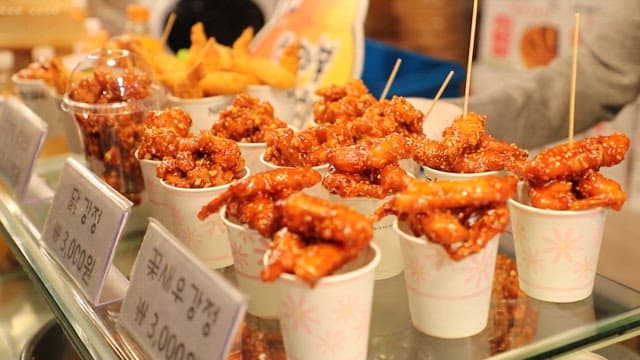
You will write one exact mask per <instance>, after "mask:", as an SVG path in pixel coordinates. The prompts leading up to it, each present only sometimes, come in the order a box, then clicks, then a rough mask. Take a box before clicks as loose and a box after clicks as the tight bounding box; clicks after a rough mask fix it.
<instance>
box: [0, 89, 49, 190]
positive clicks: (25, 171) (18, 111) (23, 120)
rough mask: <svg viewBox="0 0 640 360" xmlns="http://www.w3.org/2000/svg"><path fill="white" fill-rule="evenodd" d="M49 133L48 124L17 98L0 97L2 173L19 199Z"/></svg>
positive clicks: (0, 160) (0, 172) (0, 169)
mask: <svg viewBox="0 0 640 360" xmlns="http://www.w3.org/2000/svg"><path fill="white" fill-rule="evenodd" d="M46 135H47V124H46V123H45V122H44V121H43V120H42V119H41V118H40V117H39V116H38V115H36V114H35V113H34V112H33V111H31V110H30V109H29V108H28V107H27V106H26V105H25V104H23V103H22V102H21V101H20V100H18V99H17V98H15V97H7V98H1V97H0V149H2V151H0V176H1V177H2V178H3V180H4V181H6V182H7V185H8V186H9V187H10V188H11V190H12V191H13V192H14V194H15V196H16V198H17V199H18V200H23V197H24V196H25V194H26V190H27V187H28V185H29V180H30V179H31V172H32V171H33V166H34V164H35V161H36V158H37V157H38V154H39V153H40V149H41V148H42V144H43V143H44V139H45V137H46Z"/></svg>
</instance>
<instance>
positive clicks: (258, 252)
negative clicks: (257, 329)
mask: <svg viewBox="0 0 640 360" xmlns="http://www.w3.org/2000/svg"><path fill="white" fill-rule="evenodd" d="M224 214H225V208H224V207H223V208H222V209H221V210H220V216H213V217H215V218H219V219H221V221H222V222H223V223H224V226H225V227H226V229H227V232H228V237H229V244H230V245H231V255H232V257H233V267H234V270H235V273H236V280H237V282H238V287H239V288H240V290H241V291H243V292H244V293H246V294H247V295H248V297H249V307H248V309H247V312H249V313H250V314H251V315H254V316H257V317H261V318H276V317H277V315H278V303H277V296H276V285H275V284H274V283H267V282H263V281H262V280H261V279H260V271H261V270H262V267H263V265H262V259H263V258H264V254H265V253H266V252H267V250H268V249H269V243H270V242H271V240H270V239H268V238H265V237H264V236H262V235H260V234H259V233H258V232H257V231H255V230H253V229H250V228H248V227H246V226H244V225H241V224H238V223H237V222H236V221H234V220H231V219H227V218H226V217H225V216H224Z"/></svg>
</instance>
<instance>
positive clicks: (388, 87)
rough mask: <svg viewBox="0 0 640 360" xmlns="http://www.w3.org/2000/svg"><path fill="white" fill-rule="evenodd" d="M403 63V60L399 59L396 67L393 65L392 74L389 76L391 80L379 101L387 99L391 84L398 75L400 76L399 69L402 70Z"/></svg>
mask: <svg viewBox="0 0 640 360" xmlns="http://www.w3.org/2000/svg"><path fill="white" fill-rule="evenodd" d="M401 63H402V59H400V58H398V59H397V60H396V63H395V65H393V70H391V74H390V75H389V79H387V83H386V84H385V86H384V90H382V94H380V99H379V101H382V100H384V98H386V97H387V93H388V92H389V89H390V88H391V84H392V83H393V80H395V78H396V74H398V69H399V68H400V64H401Z"/></svg>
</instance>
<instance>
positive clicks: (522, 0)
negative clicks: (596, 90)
mask: <svg viewBox="0 0 640 360" xmlns="http://www.w3.org/2000/svg"><path fill="white" fill-rule="evenodd" d="M605 4H606V2H603V1H598V0H485V1H483V3H482V18H481V20H480V34H479V44H478V45H479V52H478V60H480V61H482V62H483V63H485V64H488V65H489V66H493V67H496V68H502V69H512V70H526V69H531V68H534V67H537V66H543V65H546V64H548V63H549V62H551V61H552V60H553V59H555V58H556V57H557V56H559V55H562V54H565V53H570V52H571V47H572V46H571V43H572V37H573V22H574V14H575V13H576V12H578V13H580V33H581V36H583V35H584V34H585V33H586V32H587V31H588V30H589V27H590V26H591V25H592V23H593V21H594V19H595V17H596V16H597V14H598V13H599V12H600V10H601V9H602V8H603V7H604V6H605Z"/></svg>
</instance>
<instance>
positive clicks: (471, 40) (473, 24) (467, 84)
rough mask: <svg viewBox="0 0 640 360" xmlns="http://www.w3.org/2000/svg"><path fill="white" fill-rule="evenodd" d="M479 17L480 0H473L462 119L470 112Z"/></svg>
mask: <svg viewBox="0 0 640 360" xmlns="http://www.w3.org/2000/svg"><path fill="white" fill-rule="evenodd" d="M477 17H478V0H473V14H472V15H471V35H470V36H469V53H468V55H467V78H466V80H465V83H464V105H463V111H462V118H463V119H465V118H466V117H467V112H468V111H469V90H470V88H471V64H472V62H473V47H474V46H475V42H476V41H475V40H476V18H477Z"/></svg>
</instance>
